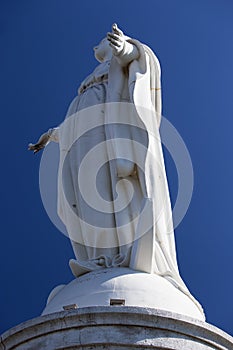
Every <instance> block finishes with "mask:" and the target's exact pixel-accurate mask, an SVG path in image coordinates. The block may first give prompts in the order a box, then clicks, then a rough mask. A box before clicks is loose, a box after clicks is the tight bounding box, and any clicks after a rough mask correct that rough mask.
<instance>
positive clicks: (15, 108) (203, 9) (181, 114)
mask: <svg viewBox="0 0 233 350" xmlns="http://www.w3.org/2000/svg"><path fill="white" fill-rule="evenodd" d="M0 18H1V22H0V45H1V55H0V61H1V69H2V72H1V81H0V84H1V99H0V100H1V107H0V108H1V109H0V110H1V121H2V127H1V137H0V140H1V183H2V186H1V235H0V247H1V254H0V260H1V261H0V266H1V271H0V272H1V288H0V304H1V305H0V333H2V332H3V331H4V330H6V329H8V328H10V327H12V326H14V325H16V324H18V323H20V322H23V321H25V320H27V319H30V318H33V317H36V316H38V315H39V314H40V313H41V311H42V309H43V307H44V305H45V302H46V298H47V296H48V294H49V292H50V290H51V289H52V288H53V287H54V286H56V285H58V284H62V283H68V282H69V281H70V280H71V279H72V278H73V277H72V274H71V272H70V271H69V268H68V260H69V259H70V258H72V257H73V252H72V249H71V247H70V243H69V241H68V239H67V238H66V237H65V236H63V235H62V234H61V233H60V232H59V231H58V230H57V229H56V228H55V227H54V225H53V224H52V223H51V222H50V220H49V218H48V216H47V214H46V212H45V210H44V208H43V205H42V202H41V198H40V193H39V183H38V182H39V181H38V175H39V165H40V158H41V154H38V155H37V156H33V154H31V153H30V152H28V151H27V144H28V142H30V141H32V142H33V141H35V140H36V139H37V137H38V136H39V135H40V133H41V132H43V131H46V130H47V129H48V128H49V127H51V126H56V125H57V124H59V123H60V122H61V121H62V120H63V118H64V115H65V112H66V109H67V107H68V105H69V103H70V101H71V100H72V99H73V97H74V96H75V94H76V91H77V87H78V86H79V83H80V82H81V81H82V80H83V78H84V77H85V76H86V75H87V74H88V73H90V72H91V71H92V69H93V68H94V67H95V64H96V63H95V59H94V57H93V54H92V47H93V45H95V44H96V43H98V41H99V40H100V39H101V38H102V37H103V36H104V35H105V33H106V32H107V31H109V30H110V28H111V24H112V23H113V22H117V23H118V24H119V26H120V27H121V28H122V29H123V30H124V31H125V33H126V34H128V35H130V36H132V37H134V38H137V39H139V40H141V41H143V42H145V43H146V44H148V45H149V46H150V47H151V48H152V49H153V50H154V51H155V52H156V54H157V56H158V57H159V59H160V62H161V66H162V86H163V115H164V116H166V117H167V118H168V119H169V120H170V121H171V122H172V124H173V125H174V126H175V127H176V128H177V130H178V131H179V133H180V134H181V136H182V137H183V139H184V141H185V143H186V146H187V147H188V149H189V152H190V155H191V158H192V162H193V167H194V176H195V187H194V193H193V198H192V202H191V205H190V208H189V211H188V213H187V215H186V216H185V218H184V220H183V222H182V223H181V224H180V226H179V227H178V228H177V229H176V242H177V253H178V260H179V267H180V272H181V275H182V277H183V279H184V280H185V282H186V284H187V286H188V287H189V289H190V291H191V292H192V294H193V295H194V296H195V297H196V298H197V299H198V300H199V301H200V302H201V304H202V305H203V307H204V310H205V312H206V316H207V321H208V322H209V323H211V324H214V325H216V326H218V327H220V328H222V329H223V330H225V331H227V332H228V333H230V334H233V327H232V320H233V303H232V295H233V279H232V265H233V254H232V250H233V230H232V217H233V214H232V209H233V205H232V197H233V184H232V179H233V165H232V149H233V138H232V130H233V118H232V117H233V98H232V86H233V74H232V73H233V47H232V37H233V2H232V1H231V0H175V1H174V0H144V1H131V0H128V1H126V0H124V1H122V0H118V1H116V2H114V3H113V2H112V3H111V2H109V1H107V0H101V1H98V2H97V1H94V0H93V1H78V0H68V1H67V0H40V1H39V0H21V1H17V0H2V1H1V4H0ZM166 158H167V163H168V171H167V172H168V177H169V183H170V190H171V197H172V201H173V202H174V199H175V196H176V193H177V178H176V172H175V168H174V165H173V163H172V161H171V160H169V155H167V156H166Z"/></svg>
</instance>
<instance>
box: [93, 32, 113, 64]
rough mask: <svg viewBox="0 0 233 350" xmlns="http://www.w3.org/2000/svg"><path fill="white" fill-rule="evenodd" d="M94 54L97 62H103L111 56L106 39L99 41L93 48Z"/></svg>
mask: <svg viewBox="0 0 233 350" xmlns="http://www.w3.org/2000/svg"><path fill="white" fill-rule="evenodd" d="M94 52H95V58H96V59H97V61H99V62H104V61H106V60H108V59H110V58H111V56H112V49H111V47H110V46H109V41H108V39H107V38H104V39H103V40H101V42H100V43H99V44H98V45H97V46H95V47H94Z"/></svg>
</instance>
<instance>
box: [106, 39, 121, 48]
mask: <svg viewBox="0 0 233 350" xmlns="http://www.w3.org/2000/svg"><path fill="white" fill-rule="evenodd" d="M109 41H110V44H112V45H114V46H117V47H120V46H121V43H119V41H117V40H114V39H111V40H109Z"/></svg>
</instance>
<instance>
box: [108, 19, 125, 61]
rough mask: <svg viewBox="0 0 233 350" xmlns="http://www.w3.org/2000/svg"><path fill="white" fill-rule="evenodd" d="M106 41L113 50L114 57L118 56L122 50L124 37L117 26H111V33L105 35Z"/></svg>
mask: <svg viewBox="0 0 233 350" xmlns="http://www.w3.org/2000/svg"><path fill="white" fill-rule="evenodd" d="M107 39H108V41H109V43H110V46H111V48H112V50H113V54H114V55H118V54H119V53H120V52H121V51H122V50H123V48H124V43H125V36H124V34H123V32H122V31H121V30H120V29H119V28H118V27H117V24H116V23H114V24H113V25H112V32H111V33H110V32H109V33H108V34H107Z"/></svg>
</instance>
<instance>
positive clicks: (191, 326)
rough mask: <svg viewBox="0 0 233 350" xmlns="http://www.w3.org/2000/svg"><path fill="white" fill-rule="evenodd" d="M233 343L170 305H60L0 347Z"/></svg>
mask: <svg viewBox="0 0 233 350" xmlns="http://www.w3.org/2000/svg"><path fill="white" fill-rule="evenodd" d="M152 348H153V349H166V350H168V349H177V350H180V349H195V350H204V349H205V350H206V349H211V350H213V349H221V350H224V349H225V350H231V349H233V338H232V337H230V336H229V335H228V334H226V333H224V332H223V331H221V330H220V329H218V328H216V327H214V326H211V325H209V324H208V323H206V322H203V321H200V320H196V319H193V318H190V317H187V316H182V315H179V314H175V313H172V312H168V311H163V310H156V309H151V308H141V307H130V306H97V307H87V308H80V309H76V310H71V311H61V312H56V313H52V314H48V315H45V316H41V317H38V318H35V319H33V320H30V321H27V322H25V323H22V324H20V325H18V326H16V327H14V328H12V329H10V330H9V331H7V332H6V333H4V334H3V335H2V338H1V343H0V350H10V349H12V350H13V349H14V350H29V349H30V350H32V349H43V350H51V349H69V350H71V349H99V350H100V349H101V350H103V349H111V350H116V349H122V350H123V349H124V350H126V349H152Z"/></svg>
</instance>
